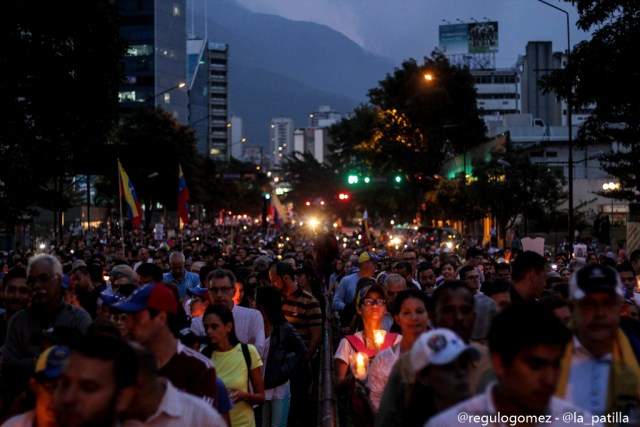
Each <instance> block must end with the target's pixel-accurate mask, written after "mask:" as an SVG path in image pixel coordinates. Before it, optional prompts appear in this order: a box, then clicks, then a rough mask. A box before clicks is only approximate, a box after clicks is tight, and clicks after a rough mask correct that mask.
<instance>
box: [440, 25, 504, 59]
mask: <svg viewBox="0 0 640 427" xmlns="http://www.w3.org/2000/svg"><path fill="white" fill-rule="evenodd" d="M438 38H439V42H440V50H441V51H443V52H444V53H446V54H467V53H496V52H498V22H497V21H491V22H471V23H466V24H447V25H440V31H439V35H438Z"/></svg>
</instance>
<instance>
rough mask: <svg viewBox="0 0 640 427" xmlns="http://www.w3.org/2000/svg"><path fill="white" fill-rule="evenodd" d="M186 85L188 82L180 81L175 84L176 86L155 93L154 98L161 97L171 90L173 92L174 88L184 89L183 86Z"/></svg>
mask: <svg viewBox="0 0 640 427" xmlns="http://www.w3.org/2000/svg"><path fill="white" fill-rule="evenodd" d="M186 85H187V84H186V83H185V82H180V83H178V84H177V85H175V86H173V87H170V88H169V89H166V90H163V91H162V92H160V93H157V94H155V95H154V96H153V99H156V98H158V97H160V96H162V95H164V94H165V93H169V92H171V91H172V90H175V89H182V88H183V87H185V86H186ZM158 105H160V104H158Z"/></svg>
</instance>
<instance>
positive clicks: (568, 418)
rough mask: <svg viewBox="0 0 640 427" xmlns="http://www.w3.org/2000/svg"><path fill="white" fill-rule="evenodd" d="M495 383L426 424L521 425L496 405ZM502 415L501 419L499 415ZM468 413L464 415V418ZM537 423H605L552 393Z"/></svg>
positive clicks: (555, 426) (557, 426)
mask: <svg viewBox="0 0 640 427" xmlns="http://www.w3.org/2000/svg"><path fill="white" fill-rule="evenodd" d="M494 386H495V384H492V385H490V386H489V387H487V391H485V392H484V393H482V394H479V395H477V396H473V397H471V398H469V399H467V400H463V401H462V402H460V403H458V404H457V405H454V406H452V407H451V408H449V409H446V410H444V411H442V412H440V413H438V414H437V415H434V416H433V417H432V418H431V419H430V420H429V421H427V422H426V423H425V427H451V426H460V427H466V426H476V427H477V426H482V427H509V426H512V425H519V424H522V423H521V422H520V423H515V422H514V421H517V420H516V419H515V416H511V417H513V418H511V419H510V418H509V415H507V414H501V413H499V412H498V410H497V409H496V405H495V402H494V401H493V388H494ZM498 416H500V417H501V418H500V419H497V417H498ZM461 417H464V418H461ZM539 417H540V418H539V421H538V423H537V424H535V425H536V426H539V427H569V426H576V427H577V426H580V427H584V426H586V425H589V426H592V427H603V426H602V424H601V423H599V422H595V423H593V424H591V421H592V420H591V414H589V413H588V412H585V411H584V410H582V409H580V408H578V407H577V406H575V405H573V404H572V403H570V402H567V401H566V400H562V399H558V398H557V397H555V396H552V397H551V400H549V404H548V406H547V410H546V411H545V415H540V416H539Z"/></svg>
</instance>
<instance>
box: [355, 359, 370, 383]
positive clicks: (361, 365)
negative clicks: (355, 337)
mask: <svg viewBox="0 0 640 427" xmlns="http://www.w3.org/2000/svg"><path fill="white" fill-rule="evenodd" d="M350 358H351V371H352V372H353V376H354V377H356V379H358V380H364V379H366V378H367V368H368V366H369V356H367V355H366V354H365V353H356V354H352V355H351V356H350Z"/></svg>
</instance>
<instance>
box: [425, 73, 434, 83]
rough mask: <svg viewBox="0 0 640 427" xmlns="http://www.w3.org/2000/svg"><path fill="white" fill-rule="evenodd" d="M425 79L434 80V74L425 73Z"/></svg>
mask: <svg viewBox="0 0 640 427" xmlns="http://www.w3.org/2000/svg"><path fill="white" fill-rule="evenodd" d="M424 79H425V80H426V81H428V82H431V81H433V74H431V73H425V74H424Z"/></svg>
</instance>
